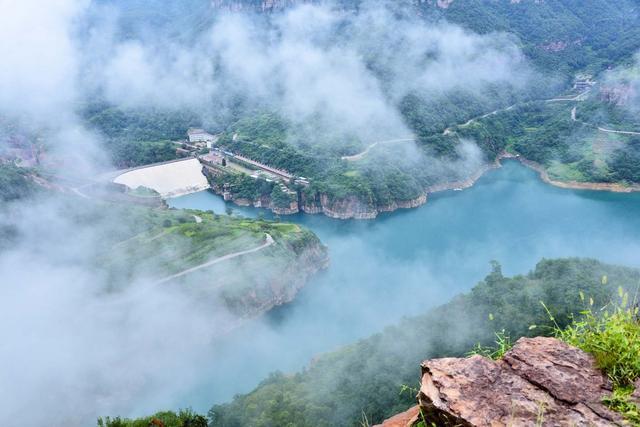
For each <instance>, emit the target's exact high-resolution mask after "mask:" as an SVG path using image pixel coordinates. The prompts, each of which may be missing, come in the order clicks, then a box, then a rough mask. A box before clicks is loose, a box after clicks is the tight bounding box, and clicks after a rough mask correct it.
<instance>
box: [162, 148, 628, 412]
mask: <svg viewBox="0 0 640 427" xmlns="http://www.w3.org/2000/svg"><path fill="white" fill-rule="evenodd" d="M169 204H170V206H173V207H177V208H192V209H202V210H213V211H215V212H217V213H225V212H228V211H229V209H230V208H231V209H233V211H234V214H239V215H245V216H257V215H258V214H259V212H260V210H258V209H252V208H239V207H237V206H235V205H226V204H225V202H223V201H222V199H221V198H220V197H219V196H216V195H214V194H212V193H210V192H208V191H203V192H199V193H194V194H190V195H186V196H182V197H178V198H173V199H170V200H169ZM263 214H264V215H265V217H269V215H267V214H266V213H264V212H263V213H261V214H260V215H263ZM282 220H283V221H293V222H296V223H299V224H301V225H304V226H306V227H308V228H310V229H311V230H313V231H314V232H315V233H316V234H317V235H318V236H319V237H320V239H321V240H322V241H323V243H324V244H326V245H327V246H328V247H329V253H330V257H331V265H330V267H329V268H328V269H327V270H326V271H324V272H322V273H320V274H319V275H317V276H316V277H315V278H314V279H312V280H311V281H310V282H309V283H308V284H307V286H306V287H305V288H304V289H303V290H302V291H301V292H300V293H299V294H298V296H297V298H296V299H295V300H294V301H293V302H292V303H291V304H289V305H287V306H284V307H280V308H278V309H276V310H274V311H272V312H271V313H269V314H268V315H266V316H264V317H263V318H262V319H257V320H255V321H251V322H248V323H247V324H245V325H244V326H243V327H242V328H241V329H239V330H237V331H235V332H233V333H232V334H231V335H230V336H228V337H226V338H225V339H224V340H223V342H219V343H215V349H214V350H213V353H215V355H214V356H212V359H211V360H210V363H206V364H205V366H204V368H203V369H202V370H201V371H200V374H201V376H202V378H201V381H200V385H199V386H198V387H197V389H195V390H191V391H189V393H188V394H187V395H185V396H184V397H182V398H180V399H179V401H178V402H167V403H168V404H170V405H171V406H172V407H187V406H191V407H193V409H195V410H198V411H202V412H206V411H207V410H208V409H209V408H210V406H211V405H212V404H213V403H219V402H224V401H228V400H230V399H231V398H232V396H233V395H234V394H236V393H244V392H248V391H250V390H251V389H253V388H254V387H255V386H256V385H257V384H258V383H259V382H260V381H262V380H264V379H265V378H266V376H267V375H268V373H270V372H272V371H275V370H281V371H284V372H292V371H295V370H298V369H301V368H302V367H304V366H305V365H306V364H308V363H309V361H310V360H311V359H312V358H313V356H315V355H317V354H320V353H323V352H327V351H331V350H333V349H336V348H338V347H339V346H341V345H344V344H348V343H351V342H353V341H355V340H357V339H359V338H364V337H367V336H368V335H370V334H373V333H375V332H378V331H380V330H381V329H383V328H384V327H385V326H386V325H389V324H393V323H395V322H397V321H398V320H399V319H401V318H402V317H405V316H410V315H413V314H418V313H422V312H425V311H426V310H428V309H429V308H430V307H434V306H437V305H439V304H442V303H444V302H446V301H448V300H449V299H451V298H452V297H453V296H454V295H456V294H459V293H461V292H466V291H468V290H469V289H471V288H472V287H473V286H474V285H475V284H476V283H477V282H478V281H480V280H482V279H483V277H484V276H485V275H486V274H487V273H488V272H489V271H490V264H489V263H490V261H492V260H496V261H498V262H500V264H501V265H502V268H503V271H504V273H505V274H506V275H513V274H520V273H526V272H528V271H529V270H531V269H532V268H533V267H534V266H535V264H536V262H537V261H539V260H540V259H541V258H545V257H546V258H554V257H569V256H580V257H594V258H598V259H601V260H603V261H606V262H611V263H617V264H624V265H630V266H640V259H637V254H639V253H640V194H635V193H632V194H620V193H609V192H595V191H577V190H576V191H574V190H565V189H560V188H556V187H553V186H550V185H547V184H545V183H543V182H542V181H541V180H540V179H539V177H538V176H537V174H536V173H535V172H534V171H532V170H530V169H527V168H526V167H524V166H522V165H521V164H520V163H519V162H517V161H514V160H510V161H504V163H503V167H502V168H500V169H496V170H492V171H490V172H488V173H487V174H485V175H484V176H483V177H482V178H480V180H479V181H478V182H477V183H476V185H475V186H473V187H472V188H469V189H466V190H464V191H455V192H454V191H451V192H444V193H438V194H433V195H430V197H429V200H428V202H427V204H426V205H424V206H422V207H420V208H417V209H412V210H402V211H396V212H394V213H390V214H383V215H381V216H380V217H379V218H378V219H376V220H371V221H355V220H351V221H340V220H334V219H330V218H327V217H325V216H321V215H305V214H298V215H295V216H287V217H283V218H282ZM417 369H418V368H417V367H416V370H417ZM416 372H417V371H416ZM156 403H157V402H156ZM156 408H157V406H156Z"/></svg>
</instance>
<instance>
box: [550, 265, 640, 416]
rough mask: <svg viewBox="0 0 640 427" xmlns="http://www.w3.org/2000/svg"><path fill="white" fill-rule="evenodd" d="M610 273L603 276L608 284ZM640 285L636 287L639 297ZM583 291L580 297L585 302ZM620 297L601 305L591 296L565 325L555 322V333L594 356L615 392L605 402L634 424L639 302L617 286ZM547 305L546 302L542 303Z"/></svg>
mask: <svg viewBox="0 0 640 427" xmlns="http://www.w3.org/2000/svg"><path fill="white" fill-rule="evenodd" d="M607 282H608V276H603V277H602V284H603V285H606V284H607ZM637 291H638V288H637V287H636V288H635V295H636V296H637ZM584 295H585V294H584V293H582V292H580V300H581V301H582V302H583V303H586V301H585V296H584ZM618 297H619V300H618V301H615V300H613V299H612V300H611V301H609V302H608V303H607V304H605V305H604V306H602V307H598V305H596V303H595V301H594V299H593V298H589V301H588V305H586V308H585V309H584V310H582V311H581V312H580V315H579V316H578V317H576V318H574V319H573V321H572V322H571V323H570V324H569V325H567V326H566V327H564V328H563V327H561V326H560V325H558V324H556V323H555V322H554V317H553V315H552V314H551V313H549V318H550V320H551V321H552V322H554V329H553V330H554V334H555V336H557V337H558V338H560V339H562V340H563V341H565V342H567V343H568V344H571V345H573V346H575V347H578V348H580V349H582V350H584V351H586V352H587V353H590V354H592V355H593V356H594V358H595V360H596V364H597V366H598V368H600V369H601V370H602V372H603V373H605V374H606V375H607V376H608V377H609V379H610V380H611V382H612V384H613V387H614V389H613V394H612V395H611V396H606V397H605V398H604V399H603V401H604V403H605V404H606V405H607V406H609V407H610V408H611V409H613V410H615V411H617V412H619V413H621V414H622V415H623V416H624V417H625V419H627V420H628V421H629V422H631V423H632V425H640V408H638V406H637V405H636V404H635V403H634V402H632V401H631V399H630V398H631V394H632V393H633V391H634V385H635V381H636V380H637V379H638V378H640V320H639V317H638V301H637V300H636V298H635V297H634V300H633V301H632V302H629V293H628V291H625V290H624V289H623V288H622V287H620V288H618ZM543 306H544V304H543Z"/></svg>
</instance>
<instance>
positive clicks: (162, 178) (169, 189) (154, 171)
mask: <svg viewBox="0 0 640 427" xmlns="http://www.w3.org/2000/svg"><path fill="white" fill-rule="evenodd" d="M113 182H115V183H116V184H124V185H126V186H127V187H129V188H131V189H136V188H138V187H140V186H143V187H147V188H152V189H154V190H156V191H157V192H158V193H160V195H161V196H162V197H163V198H167V197H176V196H182V195H184V194H189V193H195V192H198V191H202V190H206V189H207V188H209V182H208V181H207V178H205V176H204V175H203V174H202V165H201V164H200V162H199V161H198V159H194V158H190V159H185V160H179V161H175V162H170V163H164V164H161V165H156V166H149V167H144V168H140V169H134V170H131V171H129V172H125V173H123V174H122V175H120V176H118V177H116V178H115V179H114V180H113Z"/></svg>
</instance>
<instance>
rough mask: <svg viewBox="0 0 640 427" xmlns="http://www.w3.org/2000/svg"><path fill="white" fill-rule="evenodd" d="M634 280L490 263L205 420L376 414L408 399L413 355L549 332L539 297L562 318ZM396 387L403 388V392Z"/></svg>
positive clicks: (279, 421)
mask: <svg viewBox="0 0 640 427" xmlns="http://www.w3.org/2000/svg"><path fill="white" fill-rule="evenodd" d="M603 278H604V279H603ZM638 279H640V272H639V271H638V270H635V269H629V268H622V267H616V266H612V265H607V264H603V263H600V262H598V261H594V260H588V259H559V260H543V261H541V262H539V263H538V265H537V266H536V268H535V269H534V270H533V271H531V272H530V273H528V274H526V275H524V276H515V277H505V276H503V275H502V273H501V270H500V266H499V265H498V264H494V266H493V271H492V272H491V273H490V274H489V275H488V276H487V277H486V278H485V279H484V280H483V281H482V282H480V283H479V284H478V285H476V286H475V287H474V288H473V289H472V290H471V292H469V293H468V294H464V295H460V296H459V297H457V298H455V299H454V300H452V301H451V302H449V303H447V304H445V305H443V306H441V307H438V308H436V309H433V310H431V311H429V312H428V313H426V314H424V315H422V316H418V317H413V318H408V319H406V320H404V321H403V322H401V323H400V324H398V325H396V326H393V327H389V328H387V329H385V330H384V331H383V332H381V333H379V334H376V335H373V336H372V337H370V338H367V339H364V340H361V341H359V342H357V343H355V344H353V345H351V346H347V347H345V348H344V349H341V350H339V351H336V352H332V353H328V354H325V355H322V356H319V357H318V358H316V359H315V360H314V361H313V362H312V363H311V364H310V365H309V366H308V367H307V368H306V369H305V370H303V371H301V372H298V373H296V374H293V375H286V374H282V373H274V374H272V375H271V376H270V377H269V378H268V379H266V380H264V381H263V382H262V383H261V384H260V385H259V386H258V387H257V388H256V389H255V390H254V391H252V392H251V393H248V394H245V395H240V396H237V397H236V398H235V399H234V400H233V402H231V403H229V404H224V405H216V406H214V407H213V408H212V409H211V411H210V413H209V415H210V417H211V420H212V423H211V425H212V426H215V427H222V426H224V427H240V426H244V425H252V426H259V427H267V426H283V425H295V426H309V427H312V426H313V427H320V426H327V427H328V426H354V427H355V426H361V425H362V422H363V420H368V421H369V422H370V423H371V424H376V423H379V422H381V421H382V420H384V419H385V418H388V417H389V416H391V415H393V414H395V413H398V412H401V411H404V410H406V409H407V408H408V407H409V406H412V405H413V404H415V392H414V391H411V389H415V388H416V387H417V385H416V378H417V377H418V373H419V372H418V367H419V365H420V362H421V361H422V360H425V359H429V358H436V357H454V356H463V355H465V354H467V353H468V352H470V351H471V350H472V348H473V347H474V345H475V344H477V343H480V344H482V345H485V346H488V345H492V344H493V342H494V340H495V333H496V332H500V331H503V332H504V335H505V336H508V337H510V339H511V340H513V341H515V340H516V339H517V338H519V337H521V336H537V335H541V334H543V335H544V334H550V333H551V326H553V322H552V321H551V320H550V318H549V315H548V314H547V313H546V311H545V308H544V307H543V305H542V304H541V302H543V303H544V304H545V305H546V306H547V307H548V308H549V310H550V311H551V313H552V315H553V317H554V318H555V320H556V322H558V325H559V326H560V327H564V326H565V325H567V324H568V323H569V322H570V320H571V315H572V314H578V313H579V312H580V311H582V310H583V309H585V307H586V306H587V305H588V299H589V298H590V297H591V298H593V300H594V306H595V307H602V306H603V305H605V304H606V303H607V302H609V300H610V299H611V298H612V296H613V295H615V294H616V290H617V288H618V287H619V286H622V287H624V288H625V289H627V290H629V291H630V293H631V294H634V293H635V291H636V287H637V283H638ZM603 283H604V284H603ZM580 293H582V295H583V296H586V299H587V302H585V301H584V300H583V299H582V298H581V296H580ZM532 325H536V326H535V328H532ZM405 386H408V387H409V388H410V390H409V391H405V392H403V391H402V390H403V389H405V388H406V387H405Z"/></svg>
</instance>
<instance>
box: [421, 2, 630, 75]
mask: <svg viewBox="0 0 640 427" xmlns="http://www.w3.org/2000/svg"><path fill="white" fill-rule="evenodd" d="M408 1H409V2H413V1H412V0H408ZM415 3H418V4H419V5H420V6H418V7H419V8H420V9H421V11H422V12H423V13H424V14H425V15H427V16H430V17H437V18H440V17H443V18H446V19H447V20H448V21H450V22H454V23H457V24H460V25H462V26H464V27H467V28H469V29H471V30H473V31H476V32H479V33H490V32H493V31H507V32H510V33H513V34H515V35H516V36H518V38H519V39H520V40H521V43H522V49H523V51H524V53H525V54H526V55H527V56H528V57H529V58H531V59H532V60H533V61H534V62H535V63H537V64H538V65H540V66H541V67H542V68H544V69H548V70H554V71H561V72H564V73H572V72H575V71H577V70H582V69H585V68H587V69H589V70H590V71H591V72H598V71H600V70H603V69H606V68H607V67H608V66H610V65H612V64H616V63H618V62H620V61H621V60H624V59H626V58H628V57H629V56H630V55H632V54H633V53H634V52H635V51H636V50H637V49H638V47H639V46H640V16H639V15H638V13H637V2H635V1H633V0H622V1H618V2H615V3H612V2H607V1H602V0H545V1H544V2H539V1H527V0H522V1H517V2H514V1H511V0H497V1H483V0H454V1H453V2H452V3H451V5H450V6H449V7H448V8H446V9H439V8H437V7H435V6H434V5H433V3H432V2H415Z"/></svg>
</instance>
